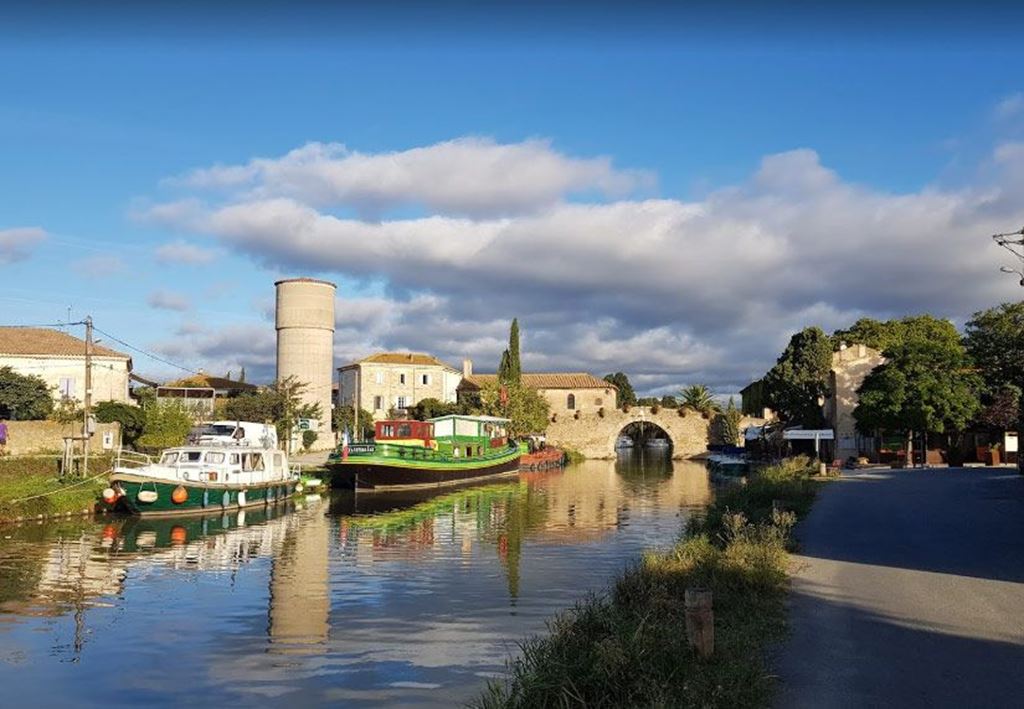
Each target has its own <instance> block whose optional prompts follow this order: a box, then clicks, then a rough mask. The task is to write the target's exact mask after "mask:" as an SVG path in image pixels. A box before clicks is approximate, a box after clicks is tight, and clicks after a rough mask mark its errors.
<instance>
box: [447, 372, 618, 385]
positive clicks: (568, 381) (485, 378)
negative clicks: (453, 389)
mask: <svg viewBox="0 0 1024 709" xmlns="http://www.w3.org/2000/svg"><path fill="white" fill-rule="evenodd" d="M497 378H498V375H497V374H471V375H470V376H468V377H466V378H465V379H463V380H462V384H460V385H459V388H460V389H480V388H482V387H483V386H484V385H485V384H489V383H490V382H493V381H496V380H497ZM521 381H522V383H523V385H524V386H527V387H529V388H530V389H614V388H615V385H614V384H612V383H611V382H606V381H605V380H604V379H598V378H597V377H595V376H594V375H593V374H587V373H586V372H543V373H538V374H525V373H524V374H523V376H522V380H521Z"/></svg>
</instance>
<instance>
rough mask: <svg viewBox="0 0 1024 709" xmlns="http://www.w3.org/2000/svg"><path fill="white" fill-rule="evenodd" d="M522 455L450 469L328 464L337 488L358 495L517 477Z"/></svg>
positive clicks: (364, 461) (355, 460)
mask: <svg viewBox="0 0 1024 709" xmlns="http://www.w3.org/2000/svg"><path fill="white" fill-rule="evenodd" d="M519 457H520V455H519V453H516V454H514V455H509V456H506V457H504V458H501V459H498V460H495V461H493V462H490V461H489V462H485V463H482V464H479V465H474V464H466V463H452V464H451V465H449V466H430V467H427V466H415V465H409V464H405V465H402V464H400V463H398V462H397V461H388V460H381V459H377V460H374V459H373V458H367V459H360V458H358V457H355V456H353V457H352V458H349V459H348V460H347V461H340V462H335V463H328V466H327V467H328V468H329V469H330V471H331V484H332V485H333V486H334V487H342V488H348V489H355V490H356V491H358V492H387V491H391V490H415V489H428V488H440V487H452V486H455V485H462V484H465V483H470V482H474V481H478V480H486V479H488V478H499V477H505V476H509V475H516V474H517V473H518V472H519Z"/></svg>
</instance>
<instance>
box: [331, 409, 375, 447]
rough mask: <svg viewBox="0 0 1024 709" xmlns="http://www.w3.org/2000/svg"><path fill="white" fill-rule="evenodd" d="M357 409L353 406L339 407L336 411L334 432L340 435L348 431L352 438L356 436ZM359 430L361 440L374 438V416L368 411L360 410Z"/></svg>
mask: <svg viewBox="0 0 1024 709" xmlns="http://www.w3.org/2000/svg"><path fill="white" fill-rule="evenodd" d="M355 423H356V422H355V409H354V408H353V407H351V406H337V407H335V409H334V430H335V431H338V432H339V433H340V432H342V431H344V430H345V429H346V428H347V429H348V434H349V436H350V437H353V436H355V435H356V426H355ZM359 429H360V434H361V435H359V436H358V438H359V439H361V440H366V439H367V438H372V437H373V433H374V431H373V414H371V413H370V412H369V411H367V410H366V409H359Z"/></svg>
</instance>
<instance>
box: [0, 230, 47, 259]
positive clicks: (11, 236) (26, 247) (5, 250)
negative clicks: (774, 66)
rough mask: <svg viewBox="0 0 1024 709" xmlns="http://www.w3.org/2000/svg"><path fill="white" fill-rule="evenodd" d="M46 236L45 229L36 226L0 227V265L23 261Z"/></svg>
mask: <svg viewBox="0 0 1024 709" xmlns="http://www.w3.org/2000/svg"><path fill="white" fill-rule="evenodd" d="M46 238H47V233H46V230H45V229H41V228H40V227H37V226H33V227H17V228H13V229H0V266H5V265H7V264H10V263H14V262H16V261H24V260H25V259H27V258H28V257H29V255H30V254H31V253H32V249H34V248H35V247H36V246H37V245H39V244H40V243H41V242H42V241H44V240H45V239H46Z"/></svg>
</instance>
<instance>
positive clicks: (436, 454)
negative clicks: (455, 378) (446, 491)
mask: <svg viewBox="0 0 1024 709" xmlns="http://www.w3.org/2000/svg"><path fill="white" fill-rule="evenodd" d="M508 422H509V420H508V419H504V418H498V417H495V416H459V415H452V416H441V417H438V418H434V419H430V420H428V421H409V420H404V419H400V420H388V421H378V422H377V423H376V424H375V425H374V440H373V442H372V443H352V444H350V443H348V441H347V440H345V439H343V440H342V443H341V445H340V446H339V447H338V448H337V449H336V450H335V451H334V452H333V453H331V455H330V456H329V457H328V459H327V468H328V470H330V472H331V479H332V485H334V486H335V487H343V488H349V489H354V490H356V491H357V492H388V491H393V490H409V489H426V488H439V487H449V486H454V485H461V484H463V483H469V482H475V481H479V480H486V479H489V478H500V477H505V476H510V475H515V474H517V473H518V472H519V458H520V457H521V456H522V455H523V453H525V452H526V446H525V444H520V443H517V442H515V441H513V440H511V439H509V437H508V433H507V426H508Z"/></svg>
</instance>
